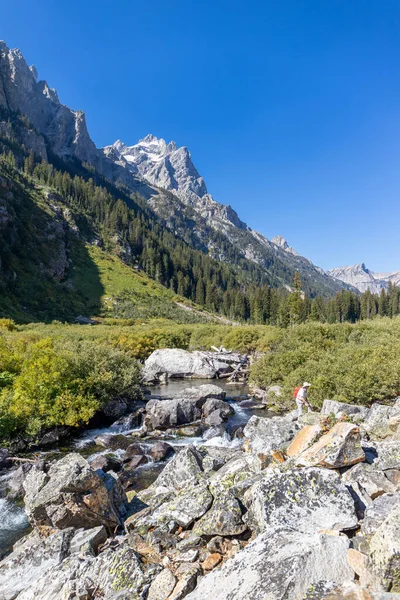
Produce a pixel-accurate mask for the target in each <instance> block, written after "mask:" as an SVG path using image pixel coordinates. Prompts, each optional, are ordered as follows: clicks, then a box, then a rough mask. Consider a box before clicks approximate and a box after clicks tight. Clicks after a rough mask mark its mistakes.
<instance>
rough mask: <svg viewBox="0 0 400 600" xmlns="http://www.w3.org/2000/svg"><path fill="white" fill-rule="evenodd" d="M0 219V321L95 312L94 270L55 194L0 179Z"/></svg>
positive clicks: (98, 293) (98, 290) (97, 282)
mask: <svg viewBox="0 0 400 600" xmlns="http://www.w3.org/2000/svg"><path fill="white" fill-rule="evenodd" d="M1 175H2V174H1V173H0V177H1ZM57 200H59V198H57ZM0 215H1V219H0V317H10V318H13V319H14V320H15V321H16V322H19V323H26V322H31V321H42V322H51V321H53V320H60V321H73V320H74V319H75V317H76V316H78V315H85V316H90V315H96V314H99V312H100V309H101V297H102V295H103V293H104V288H103V285H102V283H101V279H100V273H99V269H98V267H97V265H96V264H95V262H94V261H93V260H92V258H91V257H90V255H89V252H88V249H87V247H86V245H85V241H84V240H83V239H82V238H81V237H80V236H79V234H77V233H75V232H74V227H73V223H71V221H70V219H68V218H67V217H66V215H67V213H66V212H65V211H64V210H63V206H62V205H60V204H59V203H57V204H56V203H55V197H54V195H52V194H51V193H50V194H47V197H46V195H45V194H44V193H43V191H42V190H38V189H37V188H35V187H34V186H32V185H30V184H27V183H26V181H19V182H17V181H11V179H10V178H7V177H1V179H0Z"/></svg>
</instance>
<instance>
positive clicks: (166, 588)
mask: <svg viewBox="0 0 400 600" xmlns="http://www.w3.org/2000/svg"><path fill="white" fill-rule="evenodd" d="M175 585H176V577H175V575H174V574H173V573H172V572H171V571H170V570H169V569H164V570H163V571H161V573H159V574H158V575H157V577H156V578H155V579H154V580H153V582H152V584H151V586H150V588H149V593H148V596H147V599H148V600H167V598H168V596H169V595H170V594H171V592H172V591H173V589H174V587H175Z"/></svg>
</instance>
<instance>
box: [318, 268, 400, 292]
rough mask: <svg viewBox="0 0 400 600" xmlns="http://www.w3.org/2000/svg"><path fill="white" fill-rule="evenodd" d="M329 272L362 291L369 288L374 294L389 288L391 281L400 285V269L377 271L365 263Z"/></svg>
mask: <svg viewBox="0 0 400 600" xmlns="http://www.w3.org/2000/svg"><path fill="white" fill-rule="evenodd" d="M327 273H328V275H330V276H331V277H334V278H335V279H337V280H338V281H343V282H344V283H347V284H349V285H351V286H353V287H355V288H357V289H358V290H359V291H360V292H366V291H367V290H369V291H370V292H372V293H374V294H379V293H380V292H381V290H383V289H387V288H388V286H389V283H390V282H391V283H392V284H393V285H396V286H398V285H400V271H395V272H393V273H375V272H373V271H370V270H369V269H367V267H366V266H365V264H364V263H359V264H358V265H354V266H352V267H339V268H337V269H330V270H329V271H327Z"/></svg>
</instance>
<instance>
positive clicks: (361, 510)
mask: <svg viewBox="0 0 400 600" xmlns="http://www.w3.org/2000/svg"><path fill="white" fill-rule="evenodd" d="M153 371H154V370H153ZM216 383H217V385H214V383H213V384H208V383H207V384H204V382H193V381H191V382H189V383H188V382H182V381H181V382H176V383H173V382H171V383H170V384H169V385H168V386H166V387H164V388H153V390H152V397H151V398H150V399H149V400H148V402H147V404H146V406H145V407H144V408H142V409H141V424H140V425H139V426H138V425H137V422H136V419H137V414H136V413H135V414H134V415H127V416H125V417H124V418H123V419H122V420H121V419H120V420H118V421H117V422H116V423H115V424H114V425H112V426H111V427H108V428H107V429H103V430H97V431H96V430H92V431H88V432H86V433H85V434H84V435H82V436H80V437H79V438H77V439H75V440H73V441H72V443H71V445H70V447H69V448H65V449H58V450H56V452H55V453H54V451H53V453H52V454H50V453H42V454H41V455H40V456H38V457H37V458H38V459H37V460H36V461H35V462H33V463H24V464H22V465H21V466H20V467H19V468H18V469H16V468H15V467H14V468H11V469H10V468H9V465H7V457H6V456H4V455H3V457H2V463H1V464H2V466H3V471H2V475H1V477H2V479H1V480H0V485H2V486H3V490H4V494H5V492H6V489H7V490H10V489H11V495H12V497H13V498H14V499H17V500H18V502H20V503H23V507H24V509H23V508H22V506H21V507H20V508H18V506H17V505H16V504H15V503H11V502H10V500H6V499H5V498H4V497H3V498H2V499H1V500H0V502H1V501H3V502H6V503H8V504H7V505H8V506H9V507H12V510H13V511H14V513H13V514H14V517H15V514H18V515H19V518H20V519H22V518H24V519H26V520H25V521H24V522H23V525H21V528H20V529H19V530H18V533H17V534H16V537H18V536H20V535H21V533H24V532H25V531H26V530H25V531H24V530H23V527H25V528H27V527H30V528H31V529H32V530H31V532H30V533H28V534H27V535H25V536H23V537H21V538H20V539H19V540H18V541H16V542H15V543H14V546H13V549H12V551H11V549H10V551H9V552H8V553H7V555H6V556H5V557H4V558H3V560H2V561H1V562H0V600H12V599H14V598H18V600H33V599H35V600H50V599H60V600H67V599H68V600H72V599H78V598H79V599H90V598H103V599H107V600H108V599H112V600H114V599H115V600H116V599H120V600H122V599H126V600H128V599H139V598H143V599H148V600H180V599H182V598H188V599H190V600H200V599H201V600H203V599H205V598H208V597H210V596H211V597H214V598H216V599H218V600H256V599H257V600H258V599H263V600H284V599H285V600H292V599H293V600H297V599H299V600H300V599H304V600H306V599H307V600H314V599H326V600H328V599H329V600H339V599H342V598H347V599H359V600H389V599H391V598H400V578H399V573H400V535H399V524H400V447H399V439H400V399H399V400H397V401H396V402H395V403H393V404H392V405H391V406H385V405H380V404H375V405H373V406H372V408H371V409H366V408H361V407H356V406H351V405H346V404H343V403H338V402H334V401H330V400H327V401H325V403H324V406H323V408H322V411H321V413H309V414H304V415H303V416H301V417H300V418H297V414H296V412H293V413H289V414H287V415H283V416H272V415H270V414H268V413H267V412H266V411H265V409H263V408H261V405H260V404H255V405H253V404H252V403H250V404H249V400H248V399H247V398H244V394H245V392H246V390H245V389H244V388H243V387H239V388H237V389H236V390H234V391H232V387H231V386H226V385H223V384H221V382H216ZM227 390H230V391H228V392H227ZM235 394H236V397H235ZM238 394H241V397H240V396H238ZM132 425H134V426H133V427H132ZM13 502H15V500H13ZM10 510H11V509H10ZM18 510H19V511H21V512H18ZM15 511H17V512H15ZM4 515H5V513H4V512H3V513H2V516H3V519H2V524H3V526H4V524H5V523H6V519H5V518H4ZM22 515H25V516H24V517H22ZM4 529H5V528H4V527H3V530H4ZM6 537H7V536H6ZM0 539H1V538H0ZM3 540H4V535H3ZM7 543H8V545H9V544H10V539H8V542H7ZM3 545H4V541H3Z"/></svg>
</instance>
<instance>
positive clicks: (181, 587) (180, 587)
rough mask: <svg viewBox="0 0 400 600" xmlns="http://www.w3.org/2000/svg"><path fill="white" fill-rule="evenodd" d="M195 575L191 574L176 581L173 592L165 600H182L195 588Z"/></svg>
mask: <svg viewBox="0 0 400 600" xmlns="http://www.w3.org/2000/svg"><path fill="white" fill-rule="evenodd" d="M196 581H197V575H196V574H191V575H188V576H187V577H185V578H184V579H181V580H180V581H178V583H177V584H176V586H175V587H174V590H173V592H172V594H171V595H170V596H168V598H167V600H182V598H184V597H185V596H187V594H189V593H190V592H191V591H193V590H194V588H195V587H196Z"/></svg>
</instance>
